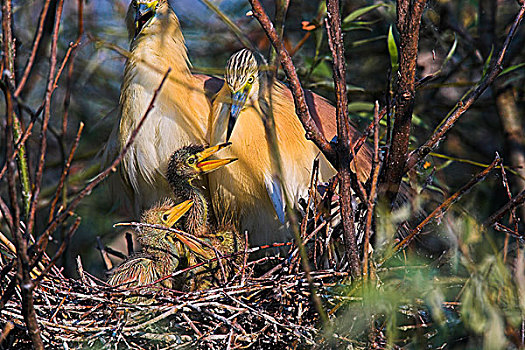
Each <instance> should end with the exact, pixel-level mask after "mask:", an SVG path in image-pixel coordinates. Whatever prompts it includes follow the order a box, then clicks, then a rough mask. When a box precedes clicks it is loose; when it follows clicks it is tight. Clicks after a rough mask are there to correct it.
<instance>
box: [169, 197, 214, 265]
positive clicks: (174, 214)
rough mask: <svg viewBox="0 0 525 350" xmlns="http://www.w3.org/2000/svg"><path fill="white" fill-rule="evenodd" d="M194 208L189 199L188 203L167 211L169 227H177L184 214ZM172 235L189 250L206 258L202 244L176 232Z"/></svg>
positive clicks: (185, 202)
mask: <svg viewBox="0 0 525 350" xmlns="http://www.w3.org/2000/svg"><path fill="white" fill-rule="evenodd" d="M192 206H193V201H192V200H190V199H188V200H187V201H184V202H182V203H180V204H177V205H176V206H174V207H173V208H171V209H169V210H166V212H164V215H167V216H168V218H167V220H166V224H167V225H168V226H169V227H172V226H173V225H175V223H176V222H177V221H179V220H180V218H181V217H182V216H184V214H186V213H187V212H188V210H190V208H191V207H192ZM170 233H171V234H173V236H175V238H176V239H178V240H179V241H180V242H181V243H182V244H184V245H185V246H187V247H188V249H190V250H191V251H194V252H195V253H197V254H200V255H203V256H206V251H205V250H204V249H203V248H202V244H200V243H199V242H197V241H196V240H194V239H193V238H191V237H187V236H184V235H181V234H180V233H176V232H170Z"/></svg>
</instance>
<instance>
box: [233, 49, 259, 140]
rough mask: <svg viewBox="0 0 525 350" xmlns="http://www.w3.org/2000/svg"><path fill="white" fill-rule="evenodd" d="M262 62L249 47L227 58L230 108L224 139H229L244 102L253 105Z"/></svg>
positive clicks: (257, 90)
mask: <svg viewBox="0 0 525 350" xmlns="http://www.w3.org/2000/svg"><path fill="white" fill-rule="evenodd" d="M262 62H263V59H262V57H260V55H259V54H256V53H254V52H253V51H251V50H249V49H242V50H241V51H239V52H237V53H235V54H233V55H232V56H231V57H230V59H229V60H228V63H227V65H226V76H225V79H226V83H227V84H228V88H229V89H230V94H231V108H230V117H229V120H228V131H227V134H226V140H229V139H230V135H231V133H232V131H233V127H234V126H235V122H236V121H237V118H238V117H239V114H240V113H241V111H242V110H243V109H244V108H245V106H246V103H247V102H248V104H252V105H253V103H254V102H255V100H257V98H258V95H259V84H260V79H259V75H260V71H259V70H260V68H261V63H262Z"/></svg>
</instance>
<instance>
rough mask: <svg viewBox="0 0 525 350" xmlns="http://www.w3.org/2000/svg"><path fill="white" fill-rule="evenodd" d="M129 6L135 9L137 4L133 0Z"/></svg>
mask: <svg viewBox="0 0 525 350" xmlns="http://www.w3.org/2000/svg"><path fill="white" fill-rule="evenodd" d="M131 6H133V7H134V8H136V7H137V2H136V1H135V0H133V1H132V2H131Z"/></svg>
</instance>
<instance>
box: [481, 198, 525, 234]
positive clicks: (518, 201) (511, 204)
mask: <svg viewBox="0 0 525 350" xmlns="http://www.w3.org/2000/svg"><path fill="white" fill-rule="evenodd" d="M524 202H525V190H523V191H521V192H520V193H519V194H518V195H516V196H514V198H512V200H510V201H508V202H507V204H505V205H504V206H502V207H501V208H500V209H498V210H497V211H496V212H495V213H494V214H492V215H491V216H490V217H489V218H488V219H487V220H486V221H485V222H484V223H483V225H484V226H487V227H490V226H493V225H494V224H496V222H497V221H499V220H501V218H502V217H503V216H505V214H507V213H508V212H509V211H511V210H513V209H514V208H517V207H519V206H520V205H522V204H523V203H524Z"/></svg>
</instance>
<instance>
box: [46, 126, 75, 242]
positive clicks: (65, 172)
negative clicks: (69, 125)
mask: <svg viewBox="0 0 525 350" xmlns="http://www.w3.org/2000/svg"><path fill="white" fill-rule="evenodd" d="M83 129H84V123H82V122H80V126H79V127H78V131H77V136H76V137H75V141H74V142H73V146H71V151H70V152H69V156H68V158H67V161H66V164H64V170H63V171H62V174H61V175H60V180H59V182H58V187H57V190H56V192H55V196H54V198H53V200H52V201H51V209H49V219H48V222H51V220H52V219H53V216H54V214H55V207H56V204H57V202H58V198H59V197H60V192H62V188H64V185H65V182H66V178H67V176H68V175H69V169H70V167H71V162H73V156H74V155H75V151H76V149H77V147H78V143H79V142H80V135H81V134H82V130H83ZM44 249H45V248H44Z"/></svg>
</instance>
